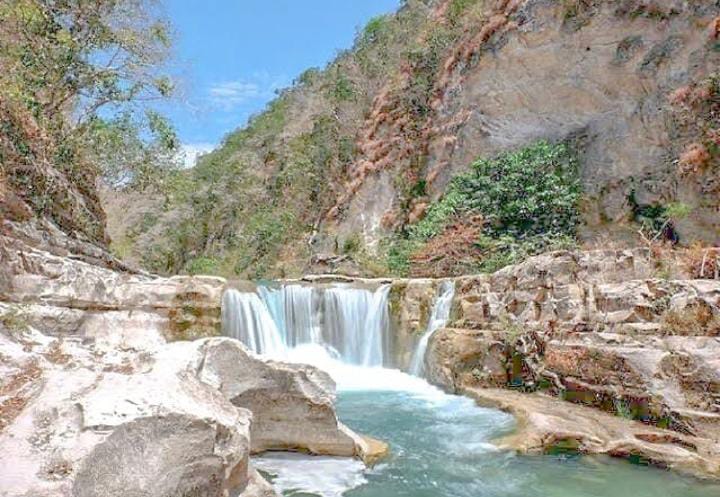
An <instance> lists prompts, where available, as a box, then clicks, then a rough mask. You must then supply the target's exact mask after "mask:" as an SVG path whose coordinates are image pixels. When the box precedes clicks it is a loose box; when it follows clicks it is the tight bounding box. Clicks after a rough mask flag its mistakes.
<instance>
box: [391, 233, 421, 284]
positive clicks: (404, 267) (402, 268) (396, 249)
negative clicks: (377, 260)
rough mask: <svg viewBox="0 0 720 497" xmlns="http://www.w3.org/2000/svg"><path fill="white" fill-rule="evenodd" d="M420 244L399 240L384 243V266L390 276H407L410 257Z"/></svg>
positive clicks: (414, 241) (413, 241)
mask: <svg viewBox="0 0 720 497" xmlns="http://www.w3.org/2000/svg"><path fill="white" fill-rule="evenodd" d="M421 246H422V243H420V242H418V241H416V240H409V239H405V238H399V239H394V240H391V241H390V242H389V243H387V242H386V244H385V245H384V247H382V248H383V249H384V252H385V254H386V257H385V265H386V266H387V270H388V272H389V273H390V275H392V276H400V277H404V276H408V274H409V273H410V256H412V254H413V253H414V252H416V251H417V250H418V249H419V248H420V247H421Z"/></svg>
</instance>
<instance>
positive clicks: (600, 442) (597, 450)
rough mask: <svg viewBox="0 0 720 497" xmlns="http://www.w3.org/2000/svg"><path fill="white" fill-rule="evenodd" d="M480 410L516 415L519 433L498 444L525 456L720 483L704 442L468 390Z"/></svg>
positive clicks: (591, 413)
mask: <svg viewBox="0 0 720 497" xmlns="http://www.w3.org/2000/svg"><path fill="white" fill-rule="evenodd" d="M463 393H465V394H467V395H469V396H471V397H473V398H474V399H476V400H477V401H478V403H479V404H480V405H483V406H487V407H497V408H500V409H502V410H504V411H507V412H510V413H512V414H513V415H515V417H516V419H517V423H518V425H517V429H516V431H515V433H513V434H512V435H510V436H507V437H504V438H502V439H500V440H497V441H496V444H498V445H499V446H501V447H504V448H510V449H514V450H517V451H519V452H521V453H526V454H543V453H547V452H552V451H554V450H563V451H568V450H569V451H576V452H579V453H583V454H607V455H611V456H615V457H625V458H633V459H636V460H645V461H647V462H650V463H653V464H659V465H662V466H666V467H669V468H672V469H676V470H679V471H682V472H685V473H689V474H692V475H695V476H700V477H705V478H707V477H713V478H720V450H719V449H720V447H719V446H718V445H717V444H713V443H712V442H711V441H708V440H707V439H704V438H697V437H691V436H687V435H682V434H678V433H676V432H673V431H669V430H661V429H659V428H655V427H653V426H647V425H644V424H642V423H636V422H633V421H630V420H627V419H623V418H619V417H617V416H612V415H609V414H606V413H603V412H600V411H597V410H595V409H591V408H588V407H585V406H578V405H572V404H569V403H567V402H563V401H561V400H558V399H556V398H552V397H549V396H546V395H541V394H522V393H518V392H512V391H508V390H497V389H477V388H473V389H466V390H463Z"/></svg>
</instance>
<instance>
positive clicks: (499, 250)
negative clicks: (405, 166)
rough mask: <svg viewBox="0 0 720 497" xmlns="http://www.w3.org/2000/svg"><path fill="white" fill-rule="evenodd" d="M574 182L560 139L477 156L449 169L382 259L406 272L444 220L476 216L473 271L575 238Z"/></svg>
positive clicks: (567, 244)
mask: <svg viewBox="0 0 720 497" xmlns="http://www.w3.org/2000/svg"><path fill="white" fill-rule="evenodd" d="M580 194H581V186H580V180H579V176H578V171H577V162H576V159H575V157H574V155H573V153H572V152H571V150H570V149H569V147H568V146H567V145H565V144H550V143H547V142H544V141H541V142H538V143H535V144H533V145H531V146H529V147H526V148H523V149H522V150H519V151H515V152H509V153H505V154H502V155H500V156H499V157H497V158H495V159H490V160H485V159H481V160H478V161H476V162H475V163H474V164H473V165H472V166H471V170H470V171H469V172H468V173H465V174H462V175H459V176H456V177H455V178H454V179H453V180H452V182H451V183H450V185H449V187H448V189H447V192H446V193H445V195H444V196H443V197H442V198H441V199H440V200H438V201H437V202H434V203H433V204H431V206H430V207H429V208H428V210H427V213H426V215H425V217H424V218H423V219H422V220H421V221H420V222H418V223H417V224H414V225H412V226H409V227H408V228H407V233H406V236H405V237H403V238H400V239H396V240H394V241H392V242H390V243H389V246H388V249H387V254H388V255H387V258H388V262H387V265H388V267H389V269H390V271H391V272H392V273H393V274H399V275H406V274H407V273H408V271H409V269H410V257H411V256H412V254H413V253H414V252H416V251H417V250H419V249H420V248H421V247H422V246H423V245H424V243H426V242H427V241H428V240H430V239H432V238H434V237H436V236H438V235H439V234H441V233H442V232H443V230H444V229H445V227H446V226H447V225H448V224H449V223H451V222H455V221H462V219H463V218H471V217H474V216H477V215H480V216H481V217H482V218H483V220H484V221H485V226H484V229H483V233H482V235H481V236H480V238H479V239H478V240H477V241H476V246H477V248H478V250H479V252H480V253H482V254H483V255H482V258H481V259H479V260H478V264H477V269H478V270H479V271H486V272H493V271H496V270H498V269H500V268H502V267H504V266H507V265H508V264H513V263H516V262H519V261H521V260H523V259H525V258H527V257H529V256H531V255H535V254H537V253H540V252H543V251H546V250H559V249H569V248H573V247H575V245H576V242H575V229H576V226H577V223H578V220H579V219H578V216H579V214H578V202H579V200H580Z"/></svg>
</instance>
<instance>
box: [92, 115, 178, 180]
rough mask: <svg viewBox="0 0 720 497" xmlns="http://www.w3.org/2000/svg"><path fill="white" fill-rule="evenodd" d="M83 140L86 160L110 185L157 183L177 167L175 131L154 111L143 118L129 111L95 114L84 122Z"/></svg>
mask: <svg viewBox="0 0 720 497" xmlns="http://www.w3.org/2000/svg"><path fill="white" fill-rule="evenodd" d="M143 136H147V138H143ZM85 142H86V146H85V152H86V154H87V157H88V159H89V160H90V161H91V162H92V163H93V164H94V165H95V167H96V168H97V169H98V170H99V173H100V174H101V176H102V177H103V179H104V180H105V182H106V184H108V185H109V186H111V187H114V188H127V187H135V188H138V189H143V188H146V187H148V186H151V185H152V186H158V185H159V184H160V183H161V182H162V180H163V179H164V178H166V175H167V173H168V172H170V171H174V170H177V169H178V168H179V167H180V161H179V157H178V153H179V149H180V142H179V140H178V138H177V135H176V134H175V130H174V129H173V128H172V126H171V125H170V123H169V122H168V121H167V120H166V119H165V118H164V117H163V116H161V115H159V114H157V113H155V112H147V113H146V121H142V120H138V119H137V118H136V116H135V115H134V114H131V113H129V112H124V113H122V114H119V115H117V116H115V117H113V118H111V119H103V118H101V117H95V118H93V120H92V121H90V122H89V123H88V131H87V133H86V136H85Z"/></svg>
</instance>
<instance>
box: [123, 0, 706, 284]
mask: <svg viewBox="0 0 720 497" xmlns="http://www.w3.org/2000/svg"><path fill="white" fill-rule="evenodd" d="M719 14H720V6H719V5H718V4H717V2H713V1H709V2H708V1H667V2H658V1H654V0H616V1H586V0H582V1H581V0H578V1H567V2H560V1H553V0H526V1H499V2H490V1H480V0H477V1H461V0H448V1H436V2H422V1H419V0H410V1H408V2H406V3H405V4H404V5H403V7H402V8H401V9H400V10H399V11H398V13H396V14H393V15H390V16H387V17H383V18H378V19H375V20H373V21H372V22H371V23H370V24H369V25H368V26H367V27H366V28H365V30H364V31H362V32H361V33H360V34H359V35H358V39H357V42H356V46H355V47H354V48H353V49H352V50H351V51H348V52H346V53H343V54H341V55H340V56H339V57H338V59H337V60H335V61H334V62H332V63H331V64H329V65H328V66H327V68H325V69H324V70H322V71H320V70H314V69H313V70H309V71H307V72H306V73H304V74H303V75H301V76H300V77H299V78H298V80H297V82H296V84H295V86H294V87H292V88H290V89H288V90H286V91H284V92H283V93H282V94H281V95H280V96H279V97H278V99H277V100H275V101H273V102H272V103H271V104H270V105H269V107H268V109H267V110H266V111H265V112H263V113H262V114H260V115H258V116H256V117H255V118H253V119H252V120H251V121H250V123H249V125H248V126H247V127H246V128H243V129H241V130H238V131H236V132H234V133H231V134H230V135H228V136H227V137H226V139H225V141H224V143H223V144H222V146H221V147H220V148H219V149H217V150H216V151H214V152H212V153H211V154H209V155H207V156H205V157H203V158H202V159H201V161H200V164H199V165H198V166H197V167H196V168H195V169H194V170H193V171H190V172H188V177H187V180H188V181H187V184H188V185H193V186H192V188H191V189H188V188H187V187H186V188H185V189H184V190H183V189H182V188H180V190H178V191H176V192H173V194H172V195H171V198H173V199H174V201H171V202H169V203H168V204H166V206H165V208H164V210H161V212H157V211H156V210H155V209H153V210H149V211H144V212H143V211H142V209H141V210H140V211H139V212H136V213H134V215H135V217H136V218H137V219H138V220H140V221H142V222H138V223H136V225H135V226H133V227H132V228H130V229H127V228H124V229H120V228H117V227H116V226H114V225H113V223H111V226H110V231H111V233H112V234H113V235H114V236H115V238H116V241H119V242H122V243H123V244H124V245H126V246H127V245H129V246H131V247H132V249H131V250H130V255H131V258H134V259H135V260H136V261H142V262H143V263H144V264H146V265H147V266H148V267H150V268H152V269H154V270H158V271H162V272H171V273H173V272H182V271H190V272H196V271H200V270H204V271H205V272H208V271H210V272H214V273H217V274H224V275H233V274H235V275H240V276H283V275H294V276H297V275H299V274H301V273H304V272H308V271H332V270H335V271H344V272H348V271H351V272H357V273H360V274H382V273H384V272H387V271H388V269H387V267H386V266H385V257H386V255H387V251H388V246H389V245H391V244H392V242H393V241H394V240H397V239H398V237H399V238H401V239H402V238H403V237H405V236H406V233H407V232H408V230H411V229H412V227H413V226H414V225H415V224H416V223H417V222H418V221H419V220H421V219H422V218H423V216H424V215H425V214H426V212H427V210H428V208H429V207H431V206H432V205H433V203H434V202H436V201H437V200H438V199H439V198H441V197H442V195H443V194H444V193H445V192H446V191H447V188H448V185H449V184H450V182H451V180H452V178H454V177H455V176H457V175H458V174H460V173H464V172H465V171H467V170H468V168H469V167H470V165H471V164H472V163H473V162H474V161H475V160H476V159H478V158H484V159H490V158H493V157H496V156H498V154H501V153H505V152H513V151H517V150H521V149H523V148H524V147H527V146H529V145H532V144H534V143H536V142H538V141H539V140H547V141H550V142H552V143H557V142H563V143H567V144H568V145H569V146H571V148H572V150H573V153H575V154H576V156H577V161H578V174H579V177H580V181H581V186H582V197H581V200H580V202H579V205H578V210H579V214H580V216H581V223H580V224H579V226H578V228H577V233H576V235H577V239H578V241H579V242H580V243H584V244H587V245H589V246H601V245H602V244H603V243H605V244H606V243H609V242H616V243H619V244H625V245H633V244H636V243H637V242H638V240H639V239H640V238H639V237H638V234H637V230H638V224H637V219H638V213H640V214H642V213H645V212H647V211H652V210H656V211H660V212H662V210H663V208H665V207H667V206H671V205H675V204H681V205H683V206H684V207H685V210H686V211H687V212H689V215H686V216H683V217H682V218H681V219H678V220H677V222H675V223H674V229H675V230H676V231H677V236H678V237H679V238H680V240H681V241H682V242H683V243H686V244H690V243H692V242H693V241H701V242H704V243H709V244H712V243H715V242H716V241H717V235H718V226H717V215H716V213H717V208H718V197H717V191H716V190H717V189H716V182H717V170H718V153H717V142H716V140H717V129H718V121H717V119H718V117H717V115H718V100H719V99H720V90H719V89H718V87H717V78H716V68H717V67H718V65H719V64H718V63H719V62H720V61H719V60H718V59H719V58H720V51H718V38H717V36H718V33H717V17H718V15H719ZM134 203H135V202H134V200H130V201H127V202H126V204H125V207H127V208H128V209H129V210H130V211H132V210H133V204H134ZM136 210H137V209H136ZM459 221H460V222H461V225H460V228H463V226H465V225H464V224H463V223H465V224H467V223H468V221H467V220H463V219H460V220H459ZM466 229H471V230H472V229H473V228H472V225H470V226H466ZM462 232H463V231H462V230H461V233H462ZM429 250H430V254H429V256H430V257H432V255H433V252H432V251H433V250H434V249H433V248H432V247H431V248H430V249H429ZM133 254H134V255H133ZM437 255H442V252H440V253H439V254H437Z"/></svg>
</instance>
